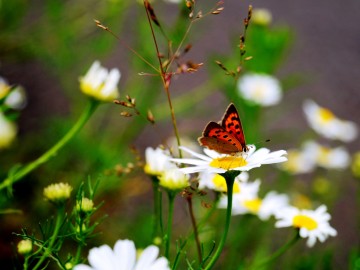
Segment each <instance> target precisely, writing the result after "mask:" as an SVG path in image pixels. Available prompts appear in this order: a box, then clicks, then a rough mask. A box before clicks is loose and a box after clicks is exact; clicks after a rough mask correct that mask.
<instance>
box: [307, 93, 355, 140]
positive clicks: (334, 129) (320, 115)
mask: <svg viewBox="0 0 360 270" xmlns="http://www.w3.org/2000/svg"><path fill="white" fill-rule="evenodd" d="M303 109H304V113H305V116H306V120H307V121H308V123H309V125H310V126H311V128H312V129H314V130H315V131H316V132H317V133H319V134H320V135H322V136H324V137H325V138H327V139H334V140H335V139H336V140H340V141H344V142H350V141H353V140H355V139H356V137H357V135H358V127H357V126H356V124H355V123H353V122H350V121H345V120H341V119H339V118H337V117H336V116H335V115H334V114H333V113H332V112H331V111H330V110H329V109H326V108H323V107H320V106H319V105H317V104H316V103H315V102H314V101H312V100H306V101H305V102H304V105H303Z"/></svg>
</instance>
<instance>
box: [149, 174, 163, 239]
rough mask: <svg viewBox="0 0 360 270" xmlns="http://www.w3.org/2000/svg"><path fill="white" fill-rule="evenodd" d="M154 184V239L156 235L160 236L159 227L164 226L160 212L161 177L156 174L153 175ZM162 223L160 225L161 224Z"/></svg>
mask: <svg viewBox="0 0 360 270" xmlns="http://www.w3.org/2000/svg"><path fill="white" fill-rule="evenodd" d="M151 179H152V186H153V194H154V217H153V218H154V220H153V222H154V223H153V233H152V236H153V240H154V239H155V237H157V236H158V228H159V227H160V228H161V227H162V226H161V222H162V219H161V212H160V208H161V198H160V196H161V193H160V190H159V179H158V178H157V177H156V176H152V177H151ZM159 224H160V226H159Z"/></svg>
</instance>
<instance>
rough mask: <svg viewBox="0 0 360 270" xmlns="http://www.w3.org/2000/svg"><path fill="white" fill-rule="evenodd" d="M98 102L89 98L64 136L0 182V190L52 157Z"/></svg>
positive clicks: (72, 135)
mask: <svg viewBox="0 0 360 270" xmlns="http://www.w3.org/2000/svg"><path fill="white" fill-rule="evenodd" d="M99 104H100V102H99V101H97V100H95V99H90V101H89V103H88V104H87V107H86V108H85V110H84V111H83V113H82V114H81V116H80V118H79V119H78V121H77V122H76V123H75V125H74V126H73V127H72V128H71V129H70V130H69V131H68V132H67V133H66V134H65V136H64V137H63V138H62V139H61V140H60V141H58V142H57V143H56V144H55V145H54V146H53V147H51V148H50V149H49V150H48V151H47V152H45V153H44V154H43V155H42V156H40V157H39V158H38V159H36V160H34V161H33V162H31V163H30V164H28V165H26V166H24V167H22V168H21V169H20V170H18V171H17V172H15V173H14V174H12V175H10V176H8V178H6V179H5V180H4V181H3V182H2V183H0V190H2V189H4V188H6V187H10V186H11V185H13V184H14V183H15V182H17V181H19V180H20V179H21V178H23V177H24V176H25V175H27V174H28V173H30V172H31V171H33V170H35V169H36V168H37V167H39V166H40V165H41V164H43V163H45V162H47V161H48V160H49V159H51V158H52V157H54V156H55V155H56V154H57V152H58V151H59V150H60V149H61V148H62V147H64V146H65V145H66V144H67V143H68V142H69V141H70V139H72V138H73V137H74V136H75V135H76V134H77V133H78V132H79V131H80V130H81V129H82V127H83V126H84V125H85V123H86V122H87V121H88V120H89V118H90V117H91V115H92V114H93V112H94V111H95V110H96V108H97V106H98V105H99Z"/></svg>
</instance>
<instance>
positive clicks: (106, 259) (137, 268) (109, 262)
mask: <svg viewBox="0 0 360 270" xmlns="http://www.w3.org/2000/svg"><path fill="white" fill-rule="evenodd" d="M136 255H137V253H136V248H135V244H134V242H133V241H130V240H118V241H117V242H116V243H115V246H114V250H112V249H111V248H110V247H109V246H108V245H102V246H100V247H98V248H92V249H91V250H90V252H89V256H88V260H89V263H90V266H88V265H85V264H79V265H76V266H75V267H74V270H119V269H121V270H145V269H146V270H170V267H169V263H168V261H167V259H166V258H164V257H160V258H158V255H159V248H158V247H157V246H149V247H147V248H145V249H144V250H143V251H142V252H141V254H140V256H139V257H138V258H137V256H136Z"/></svg>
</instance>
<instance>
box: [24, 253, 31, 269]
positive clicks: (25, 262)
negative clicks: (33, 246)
mask: <svg viewBox="0 0 360 270" xmlns="http://www.w3.org/2000/svg"><path fill="white" fill-rule="evenodd" d="M29 257H30V256H28V255H25V261H24V265H23V266H24V270H28V269H29Z"/></svg>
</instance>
